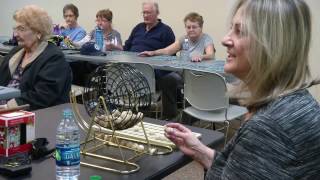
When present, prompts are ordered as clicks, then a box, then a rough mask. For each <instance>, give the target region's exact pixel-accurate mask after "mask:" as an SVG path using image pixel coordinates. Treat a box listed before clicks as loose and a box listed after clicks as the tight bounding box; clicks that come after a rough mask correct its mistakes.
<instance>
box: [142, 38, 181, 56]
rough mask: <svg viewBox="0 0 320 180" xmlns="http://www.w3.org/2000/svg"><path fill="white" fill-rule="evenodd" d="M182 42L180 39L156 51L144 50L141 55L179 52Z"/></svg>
mask: <svg viewBox="0 0 320 180" xmlns="http://www.w3.org/2000/svg"><path fill="white" fill-rule="evenodd" d="M180 47H181V45H180V43H179V41H175V42H174V43H172V44H171V45H169V46H168V47H166V48H163V49H158V50H155V51H143V52H141V53H139V54H138V55H139V56H158V55H173V54H175V53H177V52H178V51H179V50H180Z"/></svg>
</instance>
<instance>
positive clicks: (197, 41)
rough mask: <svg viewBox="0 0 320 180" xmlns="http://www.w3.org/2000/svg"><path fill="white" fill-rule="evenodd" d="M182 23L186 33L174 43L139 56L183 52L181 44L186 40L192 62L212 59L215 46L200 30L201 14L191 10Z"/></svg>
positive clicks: (201, 26) (201, 23)
mask: <svg viewBox="0 0 320 180" xmlns="http://www.w3.org/2000/svg"><path fill="white" fill-rule="evenodd" d="M184 25H185V28H186V32H187V34H186V35H184V36H182V37H180V38H179V39H178V40H176V41H175V42H174V43H172V44H171V45H169V46H168V47H166V48H163V49H158V50H155V51H144V52H141V53H140V54H139V55H140V56H156V55H174V54H176V53H177V52H178V51H180V54H182V53H185V52H183V51H186V50H184V48H183V44H184V42H185V41H187V42H188V44H189V45H188V47H187V49H188V50H187V51H188V52H187V53H188V54H190V59H191V61H193V62H200V61H202V60H210V59H214V54H215V48H214V44H213V40H212V38H211V37H210V36H209V35H208V34H206V33H203V32H202V28H203V18H202V16H201V15H199V14H198V13H195V12H191V13H189V14H187V15H186V17H185V18H184Z"/></svg>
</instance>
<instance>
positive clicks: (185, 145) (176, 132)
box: [165, 123, 214, 169]
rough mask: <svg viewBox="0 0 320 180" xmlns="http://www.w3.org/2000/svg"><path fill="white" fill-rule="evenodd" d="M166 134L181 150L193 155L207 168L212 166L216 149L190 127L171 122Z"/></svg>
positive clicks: (167, 126)
mask: <svg viewBox="0 0 320 180" xmlns="http://www.w3.org/2000/svg"><path fill="white" fill-rule="evenodd" d="M165 136H166V137H167V138H168V139H170V140H171V141H172V142H173V143H175V144H176V146H177V147H178V148H179V149H180V151H182V152H183V153H184V154H186V155H188V156H191V157H192V158H193V159H194V160H196V161H198V162H199V163H200V164H202V165H203V166H204V167H205V168H207V169H208V168H209V167H210V166H211V164H212V160H213V156H214V150H212V149H210V148H208V147H207V146H205V145H204V144H202V143H201V142H200V140H199V139H198V138H197V137H195V136H194V134H193V133H192V131H191V130H190V129H188V128H186V127H185V126H183V125H181V124H179V123H169V124H167V125H166V128H165Z"/></svg>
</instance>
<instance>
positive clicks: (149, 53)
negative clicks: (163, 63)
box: [138, 51, 156, 57]
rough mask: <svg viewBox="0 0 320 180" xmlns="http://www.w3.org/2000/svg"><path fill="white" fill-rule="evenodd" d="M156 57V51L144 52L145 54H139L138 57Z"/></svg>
mask: <svg viewBox="0 0 320 180" xmlns="http://www.w3.org/2000/svg"><path fill="white" fill-rule="evenodd" d="M155 55H156V53H155V52H154V51H143V52H141V53H139V54H138V56H142V57H145V56H155Z"/></svg>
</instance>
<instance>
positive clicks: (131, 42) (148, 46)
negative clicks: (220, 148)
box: [123, 19, 175, 52]
mask: <svg viewBox="0 0 320 180" xmlns="http://www.w3.org/2000/svg"><path fill="white" fill-rule="evenodd" d="M174 41H175V36H174V33H173V31H172V29H171V28H170V27H169V26H168V25H166V24H164V23H162V22H161V20H160V19H159V22H158V24H157V25H156V26H154V27H152V28H151V29H150V30H149V31H147V30H146V24H145V23H139V24H138V25H137V26H136V27H134V29H133V30H132V32H131V34H130V36H129V39H128V40H127V41H126V42H125V45H124V47H123V49H124V50H125V51H132V52H142V51H154V50H157V49H162V48H165V47H167V46H169V45H170V44H172V43H174Z"/></svg>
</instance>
